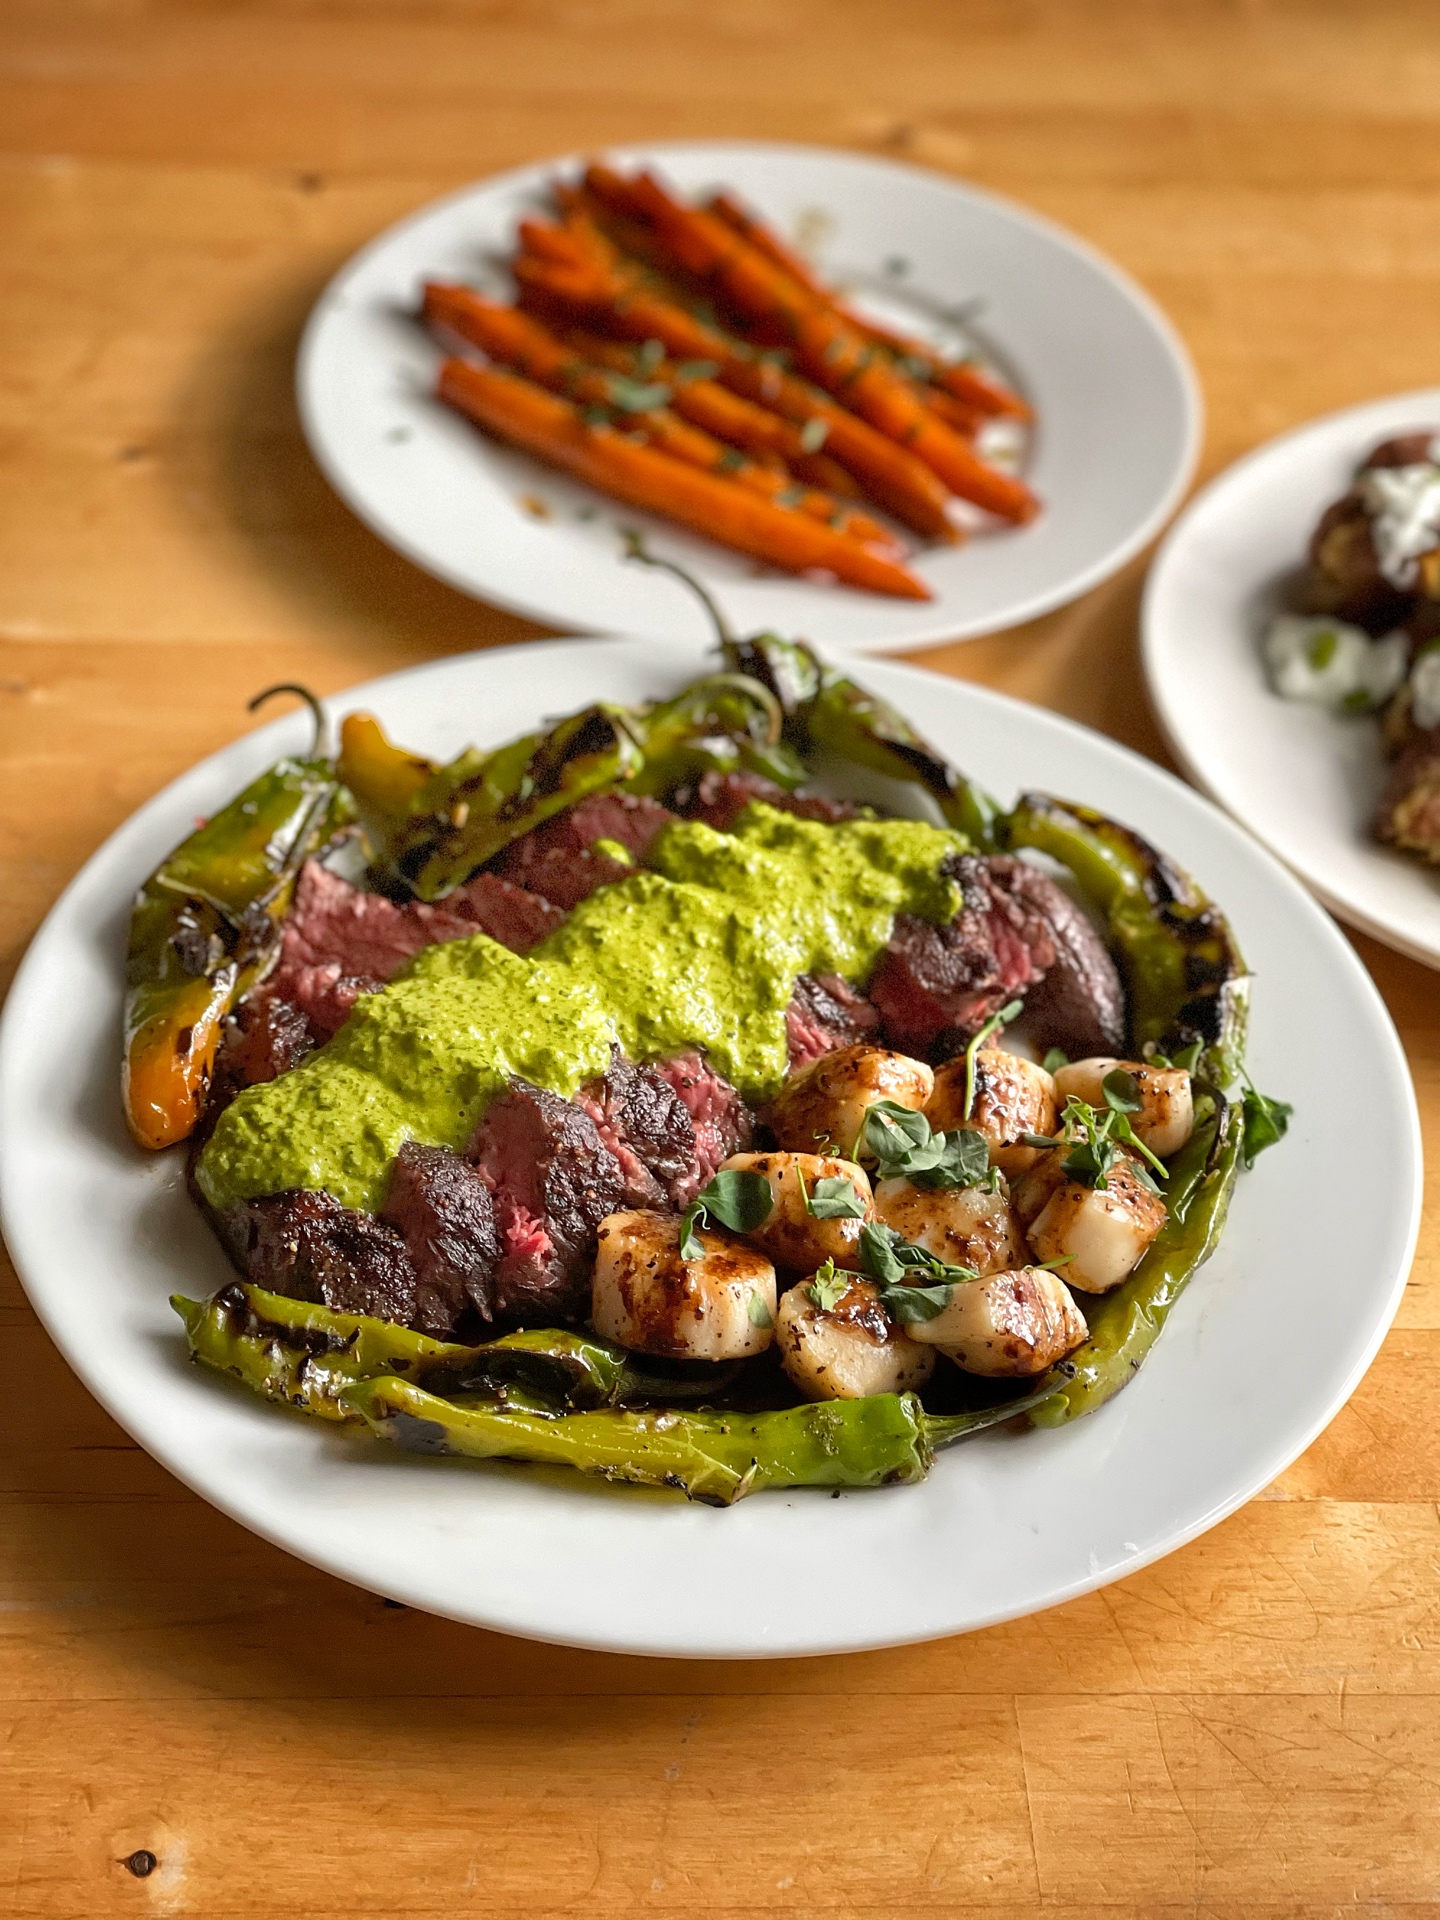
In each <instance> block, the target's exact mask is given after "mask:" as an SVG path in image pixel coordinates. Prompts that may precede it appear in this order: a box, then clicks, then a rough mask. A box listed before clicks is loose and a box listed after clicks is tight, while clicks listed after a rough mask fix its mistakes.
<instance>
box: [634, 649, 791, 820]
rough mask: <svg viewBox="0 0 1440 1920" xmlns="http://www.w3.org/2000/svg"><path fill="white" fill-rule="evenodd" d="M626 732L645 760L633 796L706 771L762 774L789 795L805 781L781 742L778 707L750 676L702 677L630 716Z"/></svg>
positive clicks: (665, 788)
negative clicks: (635, 742) (635, 793)
mask: <svg viewBox="0 0 1440 1920" xmlns="http://www.w3.org/2000/svg"><path fill="white" fill-rule="evenodd" d="M630 725H631V730H632V732H633V733H634V734H635V737H636V738H637V739H638V740H639V742H640V744H641V746H642V747H643V749H644V753H645V763H644V765H643V767H641V769H640V771H639V773H638V774H637V775H636V778H635V781H634V783H633V784H634V790H635V791H636V792H637V793H648V794H666V793H670V792H673V790H674V789H675V788H676V787H677V786H681V785H683V784H684V783H685V782H687V781H690V780H695V779H698V778H699V776H700V775H701V774H703V773H708V772H710V771H711V770H712V769H713V770H717V771H719V772H721V773H732V772H743V773H759V774H763V775H764V776H765V778H766V779H767V780H773V781H774V782H775V783H776V785H777V786H781V787H785V788H787V789H790V788H794V787H798V786H799V785H800V784H801V782H802V781H803V780H804V779H805V776H806V771H807V769H806V766H805V762H804V761H803V760H802V759H801V758H800V756H799V755H798V754H797V753H796V752H795V750H794V748H793V747H791V746H788V745H787V744H786V742H785V741H784V740H783V739H782V738H781V731H782V728H783V725H784V715H783V713H782V712H781V708H780V703H779V701H778V700H777V699H776V697H775V695H774V694H773V693H772V692H771V690H770V688H769V687H767V686H765V685H764V684H763V683H762V682H761V681H759V680H756V679H754V678H753V677H752V676H751V675H749V674H745V673H738V672H737V673H712V674H707V675H706V676H705V678H704V679H701V680H695V681H692V682H691V684H690V685H689V686H688V687H684V688H682V689H681V691H680V692H679V693H677V694H676V695H675V697H674V699H673V700H665V701H661V702H659V703H658V704H657V705H655V706H653V707H648V708H645V709H643V710H640V711H638V712H636V713H634V714H632V716H631V721H630Z"/></svg>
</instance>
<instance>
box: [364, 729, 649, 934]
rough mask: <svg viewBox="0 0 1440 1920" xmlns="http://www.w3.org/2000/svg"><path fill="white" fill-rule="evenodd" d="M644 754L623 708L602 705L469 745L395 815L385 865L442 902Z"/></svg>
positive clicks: (620, 777)
mask: <svg viewBox="0 0 1440 1920" xmlns="http://www.w3.org/2000/svg"><path fill="white" fill-rule="evenodd" d="M643 761H644V755H643V753H642V751H641V748H640V747H639V746H638V744H637V743H636V740H635V738H634V735H633V733H632V731H631V728H630V726H629V724H628V716H627V715H626V713H625V711H624V709H623V708H621V707H614V706H608V705H605V704H603V703H597V704H596V705H594V706H591V707H586V708H584V709H583V710H582V711H581V712H579V713H576V714H572V715H570V716H569V718H567V719H565V720H561V721H560V722H559V723H558V724H557V725H556V726H554V727H552V728H551V729H550V730H549V732H548V733H531V734H526V735H525V736H524V738H523V739H520V740H513V741H511V742H510V744H509V745H508V746H504V747H497V748H496V749H495V751H494V752H493V753H484V754H482V753H477V752H476V751H474V750H473V749H470V750H467V751H466V752H465V753H463V754H461V755H460V757H459V758H458V759H457V760H455V761H452V762H451V764H450V765H449V766H446V767H440V768H437V769H436V771H435V773H434V774H433V775H432V776H431V778H430V779H429V780H428V781H427V782H426V784H425V785H424V786H423V787H421V788H420V789H419V791H418V793H417V794H416V795H415V796H414V797H413V798H412V800H411V804H410V808H409V810H408V811H407V813H406V815H405V817H404V818H403V819H398V820H396V821H395V823H394V827H393V831H392V833H391V835H390V838H389V841H388V844H386V845H385V846H383V847H382V849H381V850H380V851H381V854H382V865H383V868H385V869H387V870H388V871H389V872H390V873H391V874H392V875H393V876H394V877H396V878H398V879H399V880H400V881H401V882H403V883H404V885H405V886H406V887H408V889H409V890H410V891H411V892H412V893H414V894H415V895H416V896H417V897H418V898H419V899H421V900H440V899H443V898H444V896H445V895H446V894H447V893H453V892H454V890H455V888H456V887H459V886H463V885H464V884H465V882H466V881H467V880H468V879H470V877H471V875H472V874H474V873H476V872H477V871H478V870H479V869H480V868H481V867H483V866H484V864H485V862H486V861H487V860H491V859H493V858H494V856H495V855H496V854H497V853H499V852H500V850H501V848H502V847H505V846H508V845H509V843H510V842H511V841H512V840H518V839H519V838H520V836H521V834H524V833H529V832H530V830H531V829H532V828H533V827H538V826H543V825H544V823H545V821H547V820H549V819H551V818H552V817H553V816H554V815H555V814H557V813H559V812H561V811H562V810H563V809H564V808H566V807H570V806H573V805H574V804H575V802H576V801H577V800H583V799H585V798H586V796H587V795H589V794H592V793H602V792H606V791H608V790H609V789H611V788H613V787H617V786H622V785H624V784H625V783H626V782H628V781H630V780H631V779H633V777H634V776H635V774H636V773H638V772H639V770H640V767H641V765H642V764H643Z"/></svg>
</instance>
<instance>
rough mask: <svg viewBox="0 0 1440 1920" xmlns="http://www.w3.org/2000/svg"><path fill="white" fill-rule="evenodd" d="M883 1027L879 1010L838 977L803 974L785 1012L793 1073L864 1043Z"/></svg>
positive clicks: (836, 975) (830, 974) (786, 1032)
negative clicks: (823, 1058) (813, 1062)
mask: <svg viewBox="0 0 1440 1920" xmlns="http://www.w3.org/2000/svg"><path fill="white" fill-rule="evenodd" d="M879 1025H880V1015H879V1014H878V1013H877V1012H876V1010H875V1008H874V1007H872V1006H871V1004H870V1002H869V1001H868V1000H867V999H865V997H864V996H863V995H862V994H859V993H857V992H856V991H855V989H854V988H853V987H852V986H851V985H850V983H849V982H848V981H846V980H842V979H840V977H839V976H838V974H833V973H822V974H820V975H818V976H817V975H815V974H813V973H802V974H801V976H800V978H799V979H798V980H797V981H796V982H795V991H794V993H792V994H791V996H790V1004H789V1006H788V1007H787V1008H786V1009H785V1037H786V1039H787V1040H788V1041H789V1043H790V1071H791V1072H792V1073H798V1072H799V1071H800V1069H801V1067H808V1066H809V1065H810V1063H811V1062H812V1061H814V1060H819V1059H820V1058H821V1057H822V1056H823V1055H825V1054H827V1053H833V1052H834V1051H835V1049H836V1047H848V1046H850V1045H851V1044H852V1043H853V1042H854V1041H856V1040H863V1039H864V1038H865V1037H866V1035H867V1034H871V1033H874V1032H875V1031H876V1029H877V1028H878V1027H879Z"/></svg>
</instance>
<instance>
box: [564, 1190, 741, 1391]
mask: <svg viewBox="0 0 1440 1920" xmlns="http://www.w3.org/2000/svg"><path fill="white" fill-rule="evenodd" d="M697 1237H698V1239H699V1241H700V1246H701V1252H700V1253H699V1254H698V1255H697V1256H695V1257H694V1258H691V1259H689V1260H687V1259H685V1258H684V1256H683V1255H682V1254H681V1252H680V1238H681V1221H680V1219H679V1217H678V1216H677V1215H675V1214H673V1213H649V1212H645V1211H642V1210H638V1209H637V1210H635V1211H633V1212H629V1213H612V1214H610V1215H609V1216H608V1217H607V1218H606V1219H604V1220H602V1221H601V1223H600V1229H599V1247H598V1251H597V1253H596V1257H595V1277H594V1280H593V1283H592V1291H591V1317H592V1319H593V1321H594V1325H595V1331H596V1332H597V1333H598V1334H599V1335H600V1336H601V1338H602V1339H605V1340H614V1341H617V1342H618V1343H619V1344H620V1345H621V1346H622V1347H632V1348H634V1349H635V1350H636V1352H638V1353H655V1354H663V1355H665V1356H666V1357H667V1358H669V1359H672V1360H743V1359H745V1358H746V1356H747V1355H749V1354H752V1353H763V1352H764V1350H765V1348H766V1347H768V1346H769V1345H770V1342H771V1339H772V1337H773V1333H772V1329H773V1326H774V1320H775V1304H776V1296H775V1269H774V1267H772V1266H771V1264H770V1262H769V1261H768V1260H766V1259H765V1258H764V1257H763V1256H762V1255H761V1254H759V1253H757V1252H756V1251H755V1249H754V1248H753V1247H747V1246H743V1245H742V1244H741V1243H740V1242H738V1241H735V1240H731V1239H729V1238H728V1237H727V1236H726V1235H723V1234H719V1233H709V1232H705V1231H702V1232H701V1233H700V1234H699V1235H698V1236H697Z"/></svg>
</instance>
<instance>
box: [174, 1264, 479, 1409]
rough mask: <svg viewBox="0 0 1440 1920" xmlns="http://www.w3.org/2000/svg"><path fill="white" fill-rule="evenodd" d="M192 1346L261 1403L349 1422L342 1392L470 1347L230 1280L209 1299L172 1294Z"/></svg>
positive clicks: (444, 1362)
mask: <svg viewBox="0 0 1440 1920" xmlns="http://www.w3.org/2000/svg"><path fill="white" fill-rule="evenodd" d="M170 1304H171V1306H172V1307H173V1308H174V1309H175V1311H176V1313H178V1314H179V1316H180V1318H181V1319H182V1320H183V1321H184V1322H185V1332H186V1335H187V1337H188V1339H189V1342H190V1351H191V1353H192V1355H193V1356H194V1357H195V1359H197V1360H201V1361H203V1362H204V1363H205V1365H206V1366H210V1367H215V1368H217V1369H218V1370H219V1371H220V1372H222V1373H231V1374H234V1375H235V1377H236V1378H237V1379H238V1380H243V1381H244V1383H245V1385H246V1386H247V1387H250V1388H251V1389H252V1390H253V1391H254V1392H256V1393H258V1394H261V1395H263V1396H264V1398H265V1399H267V1400H283V1401H284V1402H285V1403H286V1405H287V1406H292V1407H298V1408H300V1410H301V1411H302V1412H303V1413H313V1414H316V1415H318V1416H319V1418H320V1419H322V1420H355V1419H357V1418H358V1417H359V1416H358V1415H357V1414H355V1413H353V1412H352V1411H351V1410H350V1409H349V1408H347V1407H345V1406H343V1405H342V1404H341V1401H340V1397H339V1396H340V1394H341V1393H342V1392H343V1391H344V1389H345V1388H346V1387H350V1386H353V1385H354V1384H355V1382H356V1381H357V1380H365V1379H368V1378H370V1376H371V1375H372V1374H380V1373H387V1374H399V1375H404V1376H405V1377H406V1378H412V1377H414V1376H416V1375H418V1374H419V1373H420V1371H421V1370H422V1368H424V1367H427V1366H441V1367H443V1366H451V1365H456V1364H459V1363H462V1362H463V1361H464V1360H466V1359H467V1358H468V1357H469V1355H470V1353H471V1351H472V1350H471V1349H470V1348H469V1347H463V1346H456V1345H452V1344H451V1343H450V1342H448V1341H445V1340H432V1339H431V1338H430V1337H429V1336H428V1335H427V1334H423V1333H412V1332H411V1330H410V1329H409V1328H408V1327H398V1326H395V1325H394V1324H393V1323H392V1322H391V1321H389V1320H372V1319H370V1318H369V1317H368V1316H367V1315H365V1314H359V1313H336V1312H334V1311H333V1310H332V1309H331V1308H329V1307H323V1306H319V1305H317V1304H315V1303H314V1302H312V1301H309V1300H291V1299H290V1298H289V1297H288V1296H287V1295H285V1294H279V1293H268V1292H266V1290H265V1289H264V1288H263V1287H256V1286H251V1285H250V1284H249V1283H248V1282H244V1281H239V1280H234V1281H232V1282H231V1283H230V1285H229V1286H227V1287H222V1288H221V1289H220V1291H219V1293H217V1294H216V1295H215V1296H214V1298H213V1299H211V1300H203V1301H202V1300H187V1299H186V1298H185V1296H184V1295H183V1294H179V1293H176V1294H172V1295H171V1296H170Z"/></svg>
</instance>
